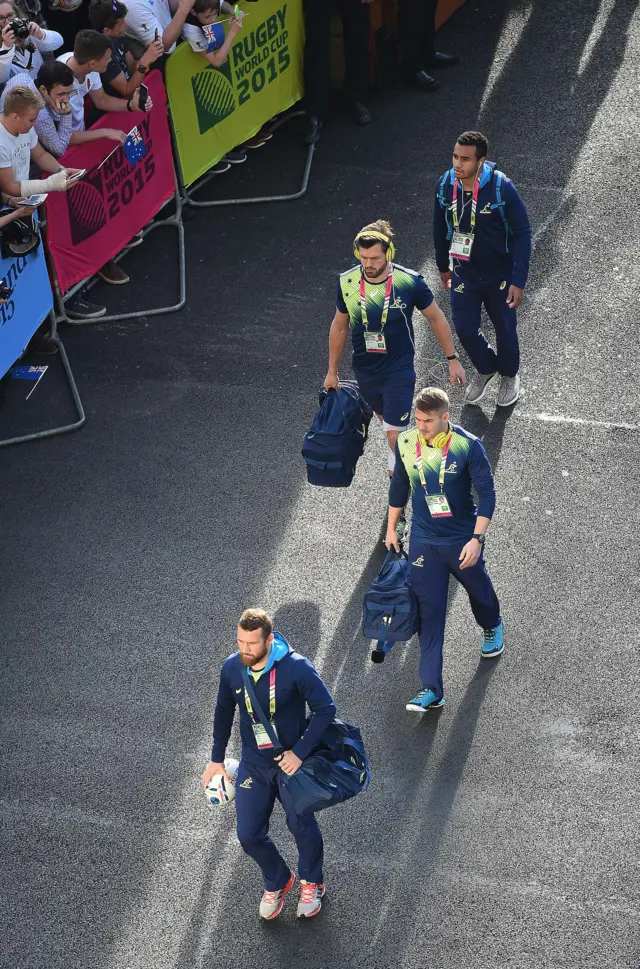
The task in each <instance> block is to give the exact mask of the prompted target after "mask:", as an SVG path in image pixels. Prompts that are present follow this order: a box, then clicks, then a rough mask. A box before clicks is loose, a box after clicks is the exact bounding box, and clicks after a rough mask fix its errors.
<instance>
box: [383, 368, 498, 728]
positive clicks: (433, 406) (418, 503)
mask: <svg viewBox="0 0 640 969" xmlns="http://www.w3.org/2000/svg"><path fill="white" fill-rule="evenodd" d="M415 409H416V425H417V426H416V427H415V428H413V429H412V430H409V431H404V432H403V433H402V434H400V437H399V438H398V444H397V447H396V466H395V470H394V472H393V478H392V479H391V485H390V487H389V521H388V525H387V537H386V540H385V544H386V545H387V547H388V548H395V549H396V550H399V548H400V544H399V541H398V532H397V527H398V522H399V521H400V517H401V515H402V512H403V509H404V506H405V504H406V503H407V499H408V497H409V494H410V493H411V496H412V507H413V523H412V527H411V539H410V543H409V562H410V563H411V572H410V579H411V585H412V587H413V590H414V592H415V593H416V595H417V597H418V611H419V620H420V625H419V637H420V668H419V671H420V679H421V680H422V689H421V690H420V691H419V692H418V694H417V696H415V697H414V698H413V699H412V700H410V701H409V702H408V703H407V710H415V711H416V712H417V713H424V711H425V710H431V709H434V708H437V707H442V706H444V688H443V685H442V646H443V643H444V625H445V620H446V616H447V593H448V588H449V576H450V575H453V576H455V578H456V579H457V580H458V582H460V584H461V585H462V586H464V588H465V589H466V591H467V595H468V596H469V602H470V604H471V610H472V612H473V615H474V617H475V620H476V622H477V623H478V625H479V626H480V627H481V629H483V630H484V640H483V643H482V648H481V656H482V658H483V659H491V658H493V657H495V656H499V655H500V653H501V652H502V651H503V649H504V642H503V633H504V626H503V623H502V619H501V618H500V604H499V603H498V598H497V596H496V594H495V592H494V589H493V585H492V584H491V579H490V578H489V576H488V575H487V570H486V569H485V567H484V562H483V560H482V553H483V550H484V541H485V535H486V532H487V529H488V527H489V524H490V522H491V516H492V515H493V511H494V508H495V504H496V493H495V488H494V485H493V475H492V474H491V467H490V465H489V461H488V459H487V455H486V454H485V450H484V448H483V446H482V444H481V443H480V441H479V440H478V438H477V437H474V435H473V434H470V433H469V432H468V431H465V430H464V428H462V427H458V426H457V425H456V424H451V423H450V422H449V398H448V397H447V395H446V394H445V392H444V391H443V390H440V388H439V387H426V388H425V389H424V390H421V391H420V393H419V394H418V396H417V397H416V400H415ZM472 487H473V489H474V491H475V493H476V494H477V496H478V506H477V508H476V505H475V502H474V500H473V495H472V492H471V489H472Z"/></svg>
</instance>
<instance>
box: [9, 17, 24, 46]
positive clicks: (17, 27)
mask: <svg viewBox="0 0 640 969" xmlns="http://www.w3.org/2000/svg"><path fill="white" fill-rule="evenodd" d="M7 26H9V27H11V30H12V31H13V32H14V34H15V35H16V37H19V38H20V39H21V40H24V38H25V37H28V36H29V21H28V20H21V19H20V18H19V17H16V19H15V20H10V21H9V23H8V25H7Z"/></svg>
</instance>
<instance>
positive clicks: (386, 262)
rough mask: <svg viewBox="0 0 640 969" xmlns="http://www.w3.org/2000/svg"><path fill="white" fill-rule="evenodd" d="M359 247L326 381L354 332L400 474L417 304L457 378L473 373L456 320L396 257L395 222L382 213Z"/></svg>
mask: <svg viewBox="0 0 640 969" xmlns="http://www.w3.org/2000/svg"><path fill="white" fill-rule="evenodd" d="M353 252H354V255H355V257H356V259H358V260H359V265H358V266H354V267H353V268H352V269H349V270H347V272H344V273H341V274H340V279H339V281H338V292H337V299H336V303H337V308H336V314H335V316H334V318H333V322H332V324H331V330H330V332H329V369H328V372H327V376H326V378H325V381H324V386H325V389H326V390H330V389H331V388H336V387H338V385H339V382H340V381H339V378H338V365H339V363H340V358H341V357H342V353H343V351H344V348H345V346H346V343H347V340H348V338H349V331H351V338H352V343H353V370H354V373H355V376H356V379H357V381H358V386H359V388H360V393H361V394H362V396H363V397H364V399H365V400H366V401H367V403H368V404H369V406H370V407H372V408H373V410H374V412H375V413H376V415H377V417H378V418H379V419H380V420H381V421H382V426H383V428H384V430H385V432H386V435H387V441H388V443H389V473H392V471H393V465H394V461H395V457H394V455H395V447H396V441H397V440H398V434H399V433H400V432H401V431H402V430H404V428H405V427H406V426H407V425H408V423H409V418H410V416H411V406H412V402H413V393H414V390H415V382H416V373H415V369H414V357H415V335H414V330H413V323H412V319H411V318H412V315H413V311H414V309H418V310H420V312H421V313H422V315H423V316H424V317H426V319H427V320H428V321H429V323H430V324H431V328H432V330H433V332H434V334H435V336H436V339H437V341H438V343H439V344H440V346H441V347H442V350H443V352H444V354H445V356H446V357H447V359H448V361H449V378H450V380H451V383H452V384H464V383H465V375H464V370H463V369H462V365H461V363H460V361H459V359H458V355H457V353H456V350H455V346H454V343H453V337H452V335H451V329H450V327H449V324H448V323H447V320H446V318H445V315H444V313H443V312H442V310H441V309H440V308H439V306H438V304H437V303H436V301H435V299H434V297H433V293H432V292H431V290H430V289H429V287H428V286H427V284H426V282H425V281H424V279H423V277H422V276H421V275H420V274H419V273H416V272H414V271H413V270H412V269H405V267H404V266H399V265H398V264H397V263H395V262H394V261H393V260H394V258H395V246H394V244H393V230H392V228H391V226H390V225H389V223H388V222H386V221H385V220H383V219H379V220H378V221H377V222H372V223H370V224H369V225H365V226H364V228H363V229H361V230H360V232H359V233H358V234H357V236H356V238H355V240H354V243H353Z"/></svg>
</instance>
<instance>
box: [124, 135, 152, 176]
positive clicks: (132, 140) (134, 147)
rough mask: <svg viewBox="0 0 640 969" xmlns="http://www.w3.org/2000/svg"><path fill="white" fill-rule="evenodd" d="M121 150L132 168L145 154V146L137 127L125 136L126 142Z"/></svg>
mask: <svg viewBox="0 0 640 969" xmlns="http://www.w3.org/2000/svg"><path fill="white" fill-rule="evenodd" d="M122 148H123V151H124V153H125V155H126V158H127V161H128V162H129V164H130V165H131V167H132V168H133V166H134V165H136V164H137V163H138V162H139V161H140V159H141V158H144V156H145V155H146V154H147V146H146V145H145V143H144V141H143V139H142V135H141V134H140V131H139V129H138V126H137V125H136V127H135V128H133V129H132V130H131V131H130V132H129V134H128V135H127V140H126V141H125V143H124V145H123V146H122Z"/></svg>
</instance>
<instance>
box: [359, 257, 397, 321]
mask: <svg viewBox="0 0 640 969" xmlns="http://www.w3.org/2000/svg"><path fill="white" fill-rule="evenodd" d="M392 289H393V269H392V268H391V269H389V275H388V276H387V288H386V290H385V294H384V305H383V307H382V319H381V320H380V329H381V330H382V329H383V328H384V325H385V323H386V322H387V316H388V315H389V303H390V302H391V290H392ZM360 311H361V313H362V325H363V326H364V328H365V330H368V329H369V320H368V319H367V296H366V293H365V288H364V276H363V275H362V274H361V275H360Z"/></svg>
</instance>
